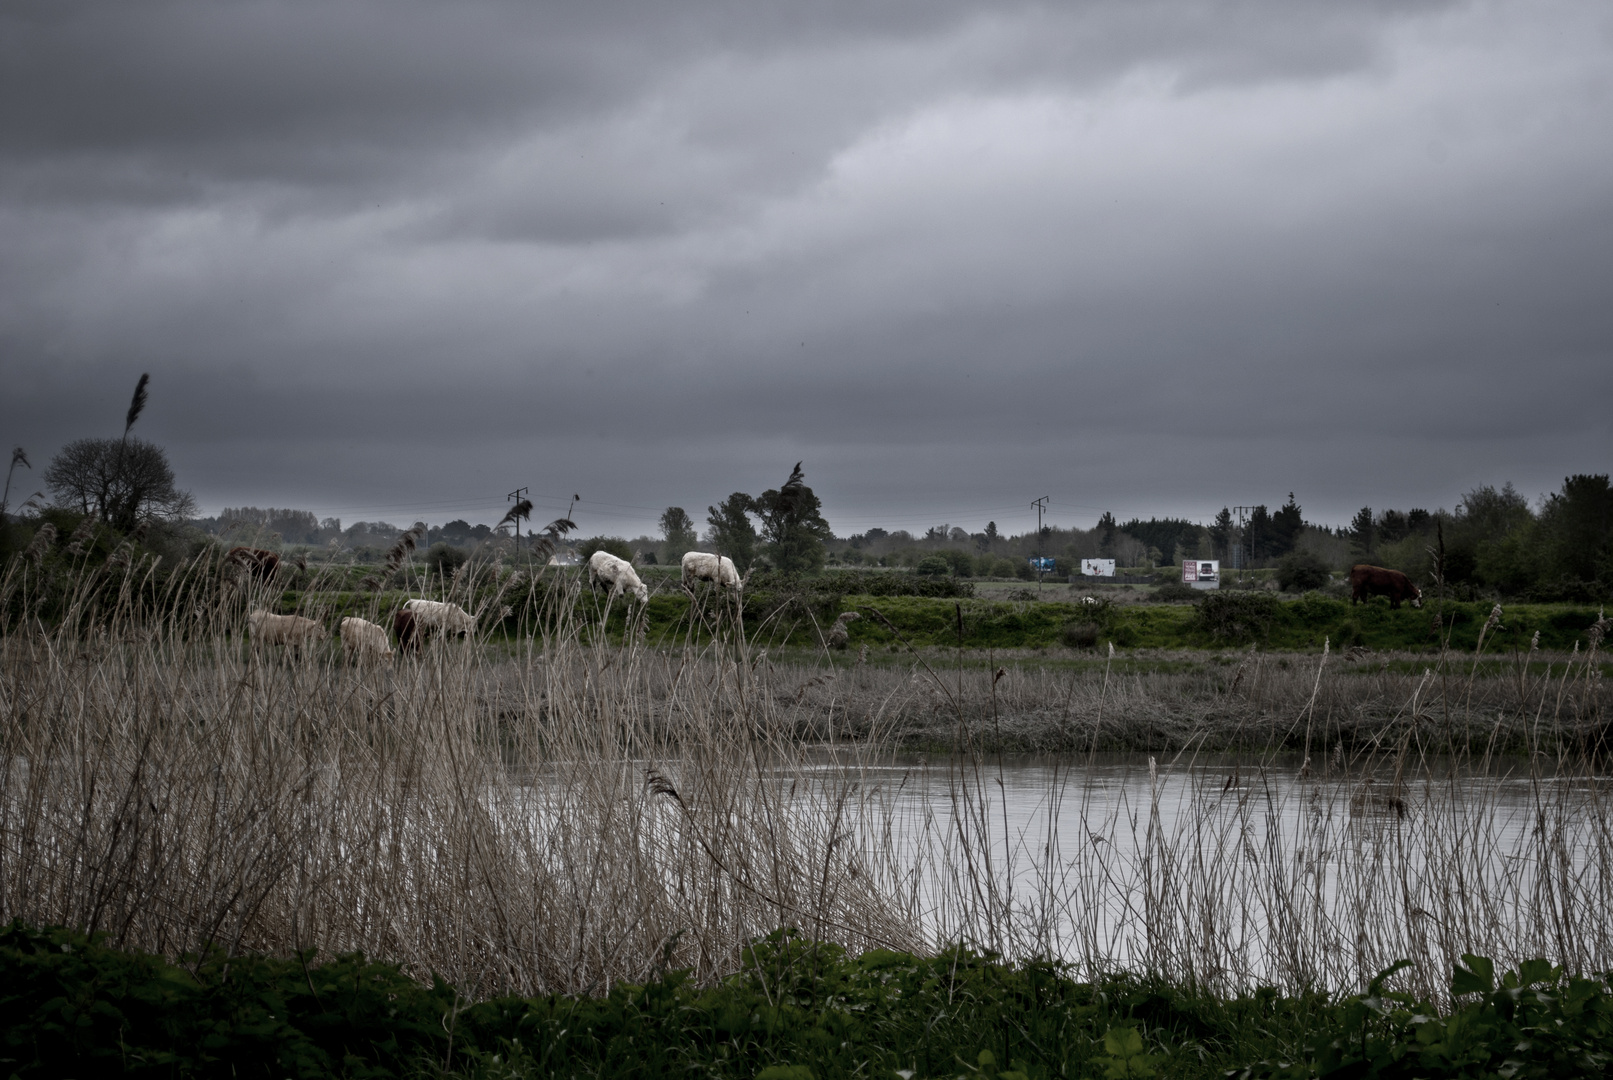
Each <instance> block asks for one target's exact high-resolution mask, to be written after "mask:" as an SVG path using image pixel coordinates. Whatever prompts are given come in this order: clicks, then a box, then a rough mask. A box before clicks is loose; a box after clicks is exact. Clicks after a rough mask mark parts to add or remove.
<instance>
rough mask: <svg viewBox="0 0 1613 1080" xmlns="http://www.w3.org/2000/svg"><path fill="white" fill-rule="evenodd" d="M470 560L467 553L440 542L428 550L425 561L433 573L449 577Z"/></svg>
mask: <svg viewBox="0 0 1613 1080" xmlns="http://www.w3.org/2000/svg"><path fill="white" fill-rule="evenodd" d="M469 559H470V555H469V554H467V553H466V552H465V551H463V550H461V549H460V548H456V547H453V546H452V545H450V544H447V543H444V542H443V541H441V540H439V541H437V542H436V543H435V544H432V545H431V546H430V547H429V548H427V549H426V555H425V560H424V561H425V564H426V566H428V567H429V568H430V569H431V572H432V573H434V574H439V575H441V576H442V577H449V576H451V575H452V574H453V572H454V571H455V570H457V569H459V568H460V567H461V566H464V565H465V563H466V562H467V561H469Z"/></svg>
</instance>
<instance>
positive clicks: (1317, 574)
mask: <svg viewBox="0 0 1613 1080" xmlns="http://www.w3.org/2000/svg"><path fill="white" fill-rule="evenodd" d="M1332 580H1333V574H1332V572H1331V571H1330V570H1329V569H1328V565H1327V563H1325V562H1323V561H1322V558H1321V556H1319V555H1317V554H1316V553H1315V552H1314V551H1307V550H1305V549H1303V548H1302V549H1300V550H1299V551H1293V552H1290V553H1288V554H1287V555H1284V556H1283V560H1282V562H1280V563H1278V564H1277V587H1278V588H1279V589H1281V590H1282V591H1283V592H1309V591H1311V590H1312V589H1320V588H1323V587H1324V586H1326V585H1327V583H1328V582H1329V581H1332Z"/></svg>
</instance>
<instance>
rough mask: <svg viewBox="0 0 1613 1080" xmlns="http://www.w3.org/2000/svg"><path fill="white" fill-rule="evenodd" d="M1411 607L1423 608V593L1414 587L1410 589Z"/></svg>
mask: <svg viewBox="0 0 1613 1080" xmlns="http://www.w3.org/2000/svg"><path fill="white" fill-rule="evenodd" d="M1411 606H1412V607H1414V608H1420V607H1422V606H1423V591H1422V590H1421V589H1419V588H1418V587H1417V586H1415V585H1413V586H1412V587H1411Z"/></svg>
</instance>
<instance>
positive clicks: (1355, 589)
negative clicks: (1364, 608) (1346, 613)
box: [1350, 563, 1423, 608]
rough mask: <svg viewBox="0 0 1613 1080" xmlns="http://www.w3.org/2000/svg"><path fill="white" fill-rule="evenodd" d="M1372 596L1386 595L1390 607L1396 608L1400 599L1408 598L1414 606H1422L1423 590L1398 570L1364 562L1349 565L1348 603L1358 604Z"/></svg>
mask: <svg viewBox="0 0 1613 1080" xmlns="http://www.w3.org/2000/svg"><path fill="white" fill-rule="evenodd" d="M1374 596H1387V597H1388V598H1389V606H1390V607H1392V608H1398V607H1399V606H1400V602H1401V601H1402V600H1410V601H1411V606H1412V607H1414V608H1420V607H1422V606H1423V591H1422V590H1421V589H1419V588H1418V587H1417V586H1416V585H1414V584H1412V581H1411V578H1409V577H1407V576H1406V575H1405V574H1402V573H1401V572H1400V571H1399V570H1386V569H1384V568H1383V567H1381V566H1368V565H1367V564H1366V563H1356V564H1355V565H1354V566H1352V567H1350V603H1352V604H1358V603H1361V602H1362V601H1365V600H1370V599H1371V598H1372V597H1374Z"/></svg>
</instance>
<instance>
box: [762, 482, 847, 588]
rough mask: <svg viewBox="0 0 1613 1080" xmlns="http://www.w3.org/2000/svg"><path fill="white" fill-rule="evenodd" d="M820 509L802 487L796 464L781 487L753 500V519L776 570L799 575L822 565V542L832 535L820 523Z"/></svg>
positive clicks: (827, 527)
mask: <svg viewBox="0 0 1613 1080" xmlns="http://www.w3.org/2000/svg"><path fill="white" fill-rule="evenodd" d="M822 505H823V503H822V502H821V500H819V498H818V497H817V496H816V495H814V494H813V493H812V489H811V488H809V487H807V486H806V478H805V474H804V473H802V472H801V463H800V462H799V461H797V462H796V463H795V469H794V470H793V471H792V472H791V473H790V478H789V479H788V480H786V481H785V482H784V486H783V487H781V488H779V489H778V490H777V491H764V492H762V494H761V495H760V496H758V497H757V499H756V516H757V517H759V518H761V519H762V537H763V539H765V540H766V541H767V554H768V557H769V558H770V559H772V561H773V566H774V567H775V568H776V569H778V570H781V571H783V572H784V573H787V574H799V573H810V572H811V571H813V570H816V569H818V568H819V567H821V566H822V565H823V562H824V559H825V557H826V554H827V553H826V551H825V550H824V542H825V541H826V540H828V539H829V538H830V537H831V536H832V535H834V534H833V533H832V532H831V531H830V529H829V523H828V522H827V521H825V520H823V514H822V513H821V512H820V507H822Z"/></svg>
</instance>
